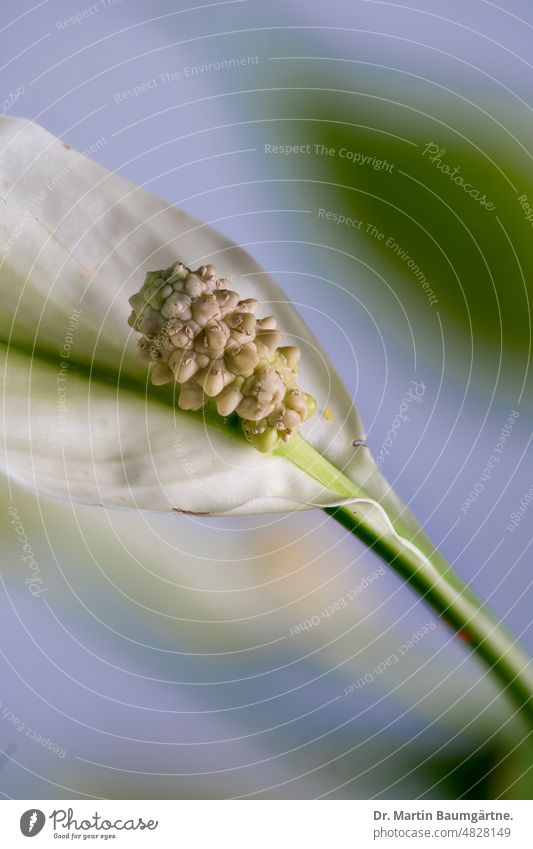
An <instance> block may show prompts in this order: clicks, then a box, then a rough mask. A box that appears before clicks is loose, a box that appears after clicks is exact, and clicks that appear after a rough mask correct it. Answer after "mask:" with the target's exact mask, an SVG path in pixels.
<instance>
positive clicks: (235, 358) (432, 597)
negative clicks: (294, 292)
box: [128, 262, 533, 719]
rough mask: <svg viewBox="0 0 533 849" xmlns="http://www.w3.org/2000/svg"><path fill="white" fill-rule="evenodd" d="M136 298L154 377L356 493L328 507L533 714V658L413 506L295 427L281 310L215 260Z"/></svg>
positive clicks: (187, 405)
mask: <svg viewBox="0 0 533 849" xmlns="http://www.w3.org/2000/svg"><path fill="white" fill-rule="evenodd" d="M130 305H131V306H132V309H133V311H132V313H131V315H130V317H129V320H128V323H129V325H130V327H132V328H133V329H134V330H137V331H139V332H140V333H141V334H142V336H141V338H140V339H139V342H138V346H139V353H138V358H139V359H140V360H141V362H146V363H150V364H151V366H152V373H151V380H152V383H153V384H155V385H161V384H165V383H169V382H171V381H173V380H175V381H177V383H178V384H179V395H178V405H179V407H180V408H181V409H182V410H199V409H202V408H204V407H206V406H209V405H211V406H212V405H214V407H215V409H216V412H217V413H218V415H219V416H221V417H223V418H224V419H225V418H226V417H228V416H231V414H232V413H236V415H237V416H238V417H239V419H240V423H241V428H242V431H243V433H244V435H245V436H246V438H247V439H248V441H249V442H250V443H252V445H254V446H255V447H256V448H257V449H258V450H259V451H261V452H262V453H265V454H266V453H273V454H278V455H280V456H283V457H285V458H286V459H287V460H289V461H291V462H292V463H293V464H294V465H295V466H297V467H298V468H300V469H301V470H302V471H304V472H305V473H306V474H308V475H310V476H311V477H314V478H315V479H316V480H317V481H318V482H320V483H321V484H322V485H324V486H326V487H327V488H328V489H330V490H331V491H333V492H337V494H338V495H339V497H343V498H348V499H351V503H348V504H345V505H344V506H339V507H326V508H325V509H326V511H327V512H328V513H329V514H330V515H332V516H333V517H334V518H335V519H336V520H337V521H339V522H340V523H341V524H342V525H344V527H345V528H347V529H348V530H349V531H350V532H351V533H353V534H355V535H356V536H358V537H360V538H361V539H362V540H364V541H365V543H367V544H368V545H369V546H370V547H371V548H372V549H373V550H374V551H375V552H376V553H377V554H379V555H380V556H381V557H382V558H383V559H384V560H386V561H387V562H388V563H389V564H390V565H391V566H392V567H393V568H394V569H395V571H397V572H398V573H399V574H400V575H401V576H402V578H404V579H406V580H407V581H408V582H409V583H410V584H411V585H412V586H413V587H414V588H416V589H417V591H418V592H419V593H420V595H422V597H423V598H424V599H425V600H426V601H427V602H428V603H429V604H430V605H431V606H432V607H433V608H434V610H435V611H436V612H437V613H438V614H439V615H441V616H442V617H443V618H444V620H445V621H446V622H448V623H449V624H451V625H452V626H453V627H455V628H456V629H457V631H458V632H459V633H460V634H461V636H462V637H463V638H464V639H465V640H466V641H467V642H468V643H469V644H470V645H471V646H472V648H473V649H474V650H475V651H476V652H477V654H478V656H480V657H482V658H483V659H484V660H485V661H486V662H487V663H488V664H489V666H490V668H491V669H492V670H493V671H494V673H495V674H496V675H497V676H498V677H499V678H500V680H501V682H502V683H503V684H504V686H505V688H506V689H508V690H509V693H510V694H511V695H512V696H513V697H514V699H515V702H516V703H518V705H519V708H520V710H521V711H523V712H524V714H525V715H527V716H528V717H529V718H530V719H533V671H532V668H531V663H530V661H529V659H528V658H527V657H526V656H525V655H524V654H523V652H522V651H521V649H520V648H519V647H518V646H517V645H516V644H515V643H514V642H513V640H512V637H511V635H510V634H508V633H507V632H506V631H505V630H504V629H503V628H502V626H501V625H500V624H499V623H498V621H497V620H496V618H495V617H494V616H492V614H491V613H490V611H487V610H486V608H485V606H484V605H483V604H482V603H481V602H479V601H478V599H477V598H476V597H475V595H473V593H472V592H471V591H470V590H469V589H467V588H466V587H465V586H464V585H463V584H462V583H461V581H460V580H459V579H458V577H457V575H455V573H454V572H453V570H452V569H451V567H450V566H449V565H448V564H447V563H446V561H445V560H444V559H443V558H442V557H441V555H440V554H439V553H438V552H437V551H435V549H434V548H433V546H432V544H431V542H430V541H429V540H428V539H427V537H425V535H424V534H423V533H422V531H421V530H420V529H418V528H417V529H416V530H415V531H414V533H413V532H412V528H411V529H410V528H409V525H410V524H411V519H410V517H409V515H408V511H406V509H405V508H404V507H403V506H402V507H400V509H399V510H398V508H397V505H396V504H394V496H392V498H391V493H390V491H389V493H387V494H386V495H385V496H384V499H383V501H384V503H385V504H386V507H384V506H383V504H382V503H380V501H379V500H376V499H375V498H372V497H369V496H368V494H367V493H365V491H364V489H360V488H358V487H357V485H355V484H354V483H353V481H352V480H350V478H349V476H346V475H345V474H343V473H342V472H341V471H340V470H339V469H338V468H336V467H335V466H333V465H332V464H331V463H329V462H328V461H327V460H326V459H325V458H324V457H323V456H321V455H320V454H319V453H318V452H317V451H316V450H315V449H314V448H312V447H311V446H310V445H309V444H308V443H307V442H306V441H305V440H304V439H302V438H301V437H299V436H297V435H296V434H297V431H298V430H299V428H300V426H301V424H302V423H303V422H304V421H306V420H307V419H308V418H309V417H310V416H312V415H313V413H314V412H315V409H316V403H315V400H314V398H313V397H312V396H311V395H309V394H307V393H305V392H302V391H301V390H300V389H299V387H298V385H297V382H296V381H297V370H298V363H299V361H300V350H299V349H298V348H297V347H279V343H280V342H281V333H280V332H279V331H278V330H277V320H276V317H275V316H267V317H266V318H262V319H256V317H255V314H256V311H257V309H258V301H257V300H256V299H254V298H246V299H243V300H241V299H239V295H238V294H237V293H236V292H234V291H232V290H231V289H230V288H229V281H228V280H227V279H226V278H224V277H222V278H217V275H216V271H215V268H214V266H213V265H202V266H200V268H198V269H197V270H196V271H191V270H190V269H189V268H187V267H186V266H185V265H184V264H183V263H182V262H176V263H175V264H174V265H172V266H171V267H170V268H167V269H165V270H160V271H153V272H149V273H148V274H147V275H146V278H145V281H144V283H143V286H142V288H141V290H140V291H139V292H137V293H136V294H135V295H133V296H132V297H131V298H130ZM291 437H293V438H292V439H291ZM357 442H358V443H361V442H362V444H363V445H364V444H365V443H364V441H362V440H357ZM386 508H387V509H386Z"/></svg>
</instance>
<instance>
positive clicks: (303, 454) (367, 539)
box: [277, 437, 533, 725]
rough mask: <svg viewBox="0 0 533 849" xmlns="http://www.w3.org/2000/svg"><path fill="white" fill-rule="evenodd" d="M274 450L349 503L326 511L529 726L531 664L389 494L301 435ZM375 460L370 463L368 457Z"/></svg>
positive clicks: (532, 701)
mask: <svg viewBox="0 0 533 849" xmlns="http://www.w3.org/2000/svg"><path fill="white" fill-rule="evenodd" d="M277 453H278V454H281V455H282V456H284V457H286V458H287V459H288V460H290V461H291V462H292V463H294V464H295V465H296V466H298V467H299V468H300V469H302V470H303V471H305V472H306V473H307V474H309V475H311V477H313V478H314V479H315V480H317V481H318V482H320V483H321V484H322V485H323V486H326V487H327V488H328V489H330V490H333V492H336V493H338V495H339V496H341V497H343V498H350V499H352V501H351V502H350V503H348V504H343V505H342V506H339V507H326V508H324V509H325V510H326V512H327V513H328V514H329V515H331V516H332V517H333V518H334V519H336V520H337V521H338V522H340V523H341V524H342V525H343V526H344V527H345V528H346V529H347V530H348V531H349V532H350V533H352V534H354V535H355V536H357V537H359V539H361V540H362V541H363V542H364V543H365V544H366V545H368V546H369V547H370V548H371V549H372V551H374V552H375V553H376V554H378V555H379V556H380V557H382V558H383V560H385V561H386V562H387V563H388V564H389V565H390V566H391V567H392V568H393V569H394V570H395V571H396V572H397V573H398V574H399V575H400V576H401V577H402V578H403V579H404V580H405V581H407V583H408V584H409V586H410V587H412V589H413V590H415V592H417V593H418V594H419V595H420V596H421V597H422V598H423V599H424V600H425V601H426V602H427V603H428V604H429V605H430V606H431V607H432V608H433V610H435V611H436V612H437V613H438V615H439V616H442V618H443V619H444V620H445V621H446V622H447V623H448V624H449V625H451V626H452V627H453V628H454V629H455V630H456V632H457V633H458V634H460V635H461V637H462V638H463V639H464V640H466V642H467V643H468V644H469V646H470V647H471V649H472V650H473V651H474V652H475V653H476V655H477V656H478V657H480V658H483V660H484V661H485V662H486V663H487V664H488V666H489V668H490V669H491V671H492V672H493V673H494V675H496V676H497V677H498V678H499V680H500V683H501V684H502V685H503V689H504V691H505V692H506V693H508V694H509V696H511V697H513V698H514V702H515V705H516V706H517V708H518V709H519V712H520V713H521V714H522V715H523V716H524V717H527V720H528V721H529V723H530V724H532V725H533V665H532V662H531V660H530V659H529V658H528V657H527V655H526V654H525V653H524V652H523V651H522V649H521V648H520V646H519V645H518V644H517V642H516V640H514V639H513V637H512V635H511V634H510V633H509V632H508V631H507V629H506V628H505V627H504V626H503V625H502V623H501V622H500V621H499V620H498V619H497V618H496V617H495V616H494V614H493V613H492V612H491V611H490V610H489V609H488V608H487V607H486V605H485V604H483V602H481V601H480V600H479V599H478V598H477V597H476V596H475V595H474V593H473V592H472V591H471V590H470V589H469V588H468V587H466V586H465V585H464V584H463V582H462V581H461V579H460V578H459V576H458V575H457V574H456V573H455V572H454V570H453V569H452V567H451V566H450V565H449V564H448V563H447V561H446V560H445V559H444V558H443V557H442V555H441V554H440V553H439V552H438V551H437V550H436V549H435V548H434V546H433V545H432V544H431V542H430V540H429V539H428V538H427V537H426V535H425V534H424V532H423V531H422V529H421V528H420V527H419V526H418V525H416V523H415V522H414V521H413V520H412V518H411V517H410V514H409V512H408V510H407V508H405V507H403V505H401V506H400V507H399V506H398V505H399V502H398V500H397V499H396V498H395V496H393V494H391V493H390V491H389V493H388V495H386V496H385V497H383V498H376V497H372V496H370V495H368V494H367V493H366V492H365V491H364V488H363V487H359V486H357V484H356V483H354V481H352V480H351V479H350V478H349V477H347V476H346V475H345V474H343V473H342V472H340V471H339V470H338V469H337V468H336V467H335V466H333V464H331V463H330V462H329V461H328V460H326V459H325V458H324V457H322V455H321V454H319V453H318V452H317V451H315V449H314V448H312V447H311V446H310V445H309V444H308V443H307V442H305V441H304V440H303V439H302V438H301V437H293V438H292V439H291V440H290V441H289V442H288V443H287V444H286V445H285V446H283V447H282V448H281V449H278V451H277ZM370 462H373V461H369V463H370Z"/></svg>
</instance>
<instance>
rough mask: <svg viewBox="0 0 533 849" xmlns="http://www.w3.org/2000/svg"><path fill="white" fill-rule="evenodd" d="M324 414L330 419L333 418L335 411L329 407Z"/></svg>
mask: <svg viewBox="0 0 533 849" xmlns="http://www.w3.org/2000/svg"><path fill="white" fill-rule="evenodd" d="M324 415H325V417H326V418H327V419H328V421H329V420H330V419H332V418H333V413H332V412H331V410H330V409H329V408H328V409H327V410H326V412H325V413H324Z"/></svg>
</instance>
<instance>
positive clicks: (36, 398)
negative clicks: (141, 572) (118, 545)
mask: <svg viewBox="0 0 533 849" xmlns="http://www.w3.org/2000/svg"><path fill="white" fill-rule="evenodd" d="M0 174H1V180H2V188H1V191H2V218H1V225H0V226H1V231H2V232H1V238H0V254H1V260H0V261H1V269H0V287H1V297H2V301H1V304H2V313H1V318H0V333H1V350H2V359H3V362H4V369H3V381H4V385H3V394H4V398H5V402H4V408H3V434H4V440H5V446H4V449H5V450H4V453H3V458H2V465H3V467H4V469H5V471H6V472H7V474H8V475H10V476H11V477H13V478H14V479H16V480H18V481H19V482H21V483H22V484H24V485H26V486H30V487H32V488H34V489H35V490H37V491H38V492H40V493H43V494H47V495H52V496H57V497H60V498H65V499H69V500H72V501H79V502H84V503H91V504H103V505H106V506H113V507H133V508H139V509H148V510H158V511H169V510H180V511H184V512H197V513H211V514H228V513H231V514H234V515H236V514H245V513H263V512H272V511H291V510H301V509H305V508H310V507H325V506H331V505H334V504H339V503H341V502H343V501H347V500H353V497H354V495H353V493H352V492H351V493H350V495H349V496H348V495H347V493H346V491H344V490H342V488H341V491H340V492H339V489H338V487H336V488H335V489H331V488H330V486H329V485H325V484H324V482H321V481H320V480H318V479H317V478H319V477H320V475H318V474H315V471H318V470H317V469H313V468H311V469H310V470H309V471H310V473H307V472H304V471H303V470H302V469H301V468H298V467H297V465H295V464H294V463H292V462H288V461H287V459H286V458H284V457H281V456H278V455H275V454H266V455H261V454H260V453H258V452H257V451H256V450H255V449H254V448H253V447H251V446H249V445H248V444H247V443H246V441H245V440H244V439H243V438H242V437H241V434H240V433H239V432H238V430H237V429H235V427H233V428H231V426H229V427H228V428H227V430H226V431H225V430H224V422H223V420H222V419H221V420H220V421H213V420H212V418H211V419H209V418H208V417H206V416H204V415H202V414H201V413H199V414H194V413H190V412H183V411H181V410H180V409H179V407H178V405H177V403H176V398H175V397H173V395H172V392H171V391H170V392H166V393H165V392H164V390H163V389H156V390H155V391H154V389H153V388H152V387H151V386H150V381H149V378H148V369H147V367H146V365H145V364H142V363H140V362H139V361H138V359H137V353H138V351H137V345H136V334H135V333H134V332H133V331H132V330H131V329H130V328H129V327H128V325H127V317H128V314H129V312H130V310H129V307H128V299H129V297H130V296H131V295H132V294H133V293H134V292H136V291H137V290H138V289H139V286H140V284H141V283H142V281H143V280H144V279H145V276H146V274H147V272H149V271H152V270H153V269H157V268H166V267H168V266H171V265H173V264H174V263H175V262H176V259H177V258H178V257H179V258H181V259H182V260H183V261H184V262H185V263H186V264H187V265H188V266H189V267H192V268H196V267H197V266H199V265H201V264H204V263H215V264H216V266H217V268H218V269H219V270H220V272H221V273H223V274H224V275H225V276H227V277H230V279H231V286H232V288H234V289H236V290H237V291H238V293H239V297H240V298H255V299H256V300H257V301H258V302H259V303H260V305H261V309H262V310H263V311H264V314H266V313H272V314H274V315H275V317H276V319H277V325H278V329H279V330H280V331H281V333H282V335H283V339H284V344H286V345H289V346H291V345H298V347H299V348H300V349H301V352H302V357H301V362H300V366H299V383H300V385H301V386H302V387H304V388H305V389H306V390H308V391H309V392H311V393H312V395H313V396H314V397H315V398H316V400H317V413H316V414H315V415H314V416H312V417H311V418H310V420H309V422H308V423H307V425H306V426H304V428H303V429H302V434H303V436H304V437H305V440H306V441H307V443H308V444H309V445H310V446H312V447H313V448H314V449H315V450H316V451H317V452H318V455H320V457H322V458H325V459H326V460H327V461H329V462H330V463H331V464H333V466H334V467H335V468H336V469H340V470H343V471H344V473H345V475H346V476H347V477H348V478H349V479H350V480H351V481H353V482H355V483H356V484H358V485H359V486H361V487H362V488H364V489H365V491H367V492H369V493H370V494H371V495H375V496H382V495H383V494H384V493H385V492H386V490H387V487H386V484H385V483H384V481H383V478H382V477H381V473H380V472H379V469H378V468H377V466H376V464H375V463H374V462H373V460H372V459H371V457H370V453H369V450H368V448H367V447H365V446H359V447H354V445H353V442H354V440H360V441H363V440H364V432H363V427H362V424H361V421H360V418H359V415H358V413H357V410H356V408H355V405H354V402H353V400H352V399H351V398H350V397H349V396H348V394H347V392H346V390H345V388H344V386H343V384H342V382H341V380H340V378H339V376H338V375H337V374H336V372H335V369H334V368H333V366H332V364H331V362H330V361H329V359H328V356H327V354H326V353H325V351H324V350H323V349H322V347H321V345H320V344H319V342H318V341H317V340H316V339H315V338H314V337H313V335H312V334H311V332H310V331H309V329H308V327H307V326H306V325H305V323H304V322H303V321H302V319H301V318H300V316H299V315H298V313H297V312H296V310H295V309H294V307H293V306H292V305H291V303H290V302H288V300H287V298H286V296H285V295H284V293H283V292H282V291H281V289H280V288H279V287H278V286H277V284H276V283H275V282H274V280H272V278H271V277H270V276H269V275H268V274H267V273H265V272H264V271H263V270H262V269H261V268H260V267H259V266H258V265H257V264H256V263H255V262H254V260H253V259H252V258H251V257H250V256H249V255H248V254H247V253H245V252H244V251H243V250H241V249H240V248H239V247H237V246H236V245H235V244H233V243H231V242H230V241H229V240H228V239H226V238H225V237H224V236H223V235H221V234H220V233H218V232H217V231H216V230H215V229H213V228H212V227H210V226H208V225H206V224H203V223H201V222H200V221H197V220H195V219H194V218H192V217H191V216H190V215H188V214H187V213H186V212H184V211H183V210H180V209H176V208H175V207H174V206H172V205H170V204H168V203H166V202H165V201H164V200H161V199H159V198H157V197H155V196H154V195H152V194H150V193H148V192H146V191H145V190H144V189H142V188H140V187H138V186H136V185H134V184H132V183H130V182H128V181H127V180H125V179H123V178H122V177H120V176H119V175H117V174H115V173H112V172H109V171H107V170H106V169H105V168H103V167H101V166H99V165H98V164H96V163H95V162H93V161H91V160H90V159H88V158H86V157H85V156H83V155H82V154H79V153H77V152H76V151H74V150H72V149H71V148H70V147H69V146H68V145H66V144H64V143H63V142H62V141H61V140H59V139H57V138H55V137H53V136H52V135H50V134H49V133H48V132H47V131H46V130H44V129H43V128H41V127H39V126H37V125H36V124H34V123H32V122H29V121H25V120H22V119H15V118H2V119H1V120H0ZM326 410H328V414H327V416H326V415H325V411H326ZM213 424H214V427H213V426H211V425H213ZM300 442H301V440H300ZM318 459H320V458H318ZM315 463H316V458H315ZM345 483H346V482H345Z"/></svg>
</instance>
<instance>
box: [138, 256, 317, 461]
mask: <svg viewBox="0 0 533 849" xmlns="http://www.w3.org/2000/svg"><path fill="white" fill-rule="evenodd" d="M229 285H230V284H229V281H228V280H227V279H225V278H223V277H222V278H217V276H216V273H215V268H214V267H213V266H212V265H202V266H201V267H200V268H198V269H197V270H196V271H191V270H190V269H188V268H186V267H185V266H184V265H183V264H182V263H181V262H177V263H176V264H175V265H173V266H171V267H170V268H167V269H165V270H163V271H152V272H149V273H148V274H147V276H146V279H145V281H144V284H143V286H142V288H141V290H140V292H137V293H136V294H135V295H133V296H132V297H131V298H130V304H131V306H132V309H133V312H132V314H131V316H130V318H129V324H130V327H132V328H133V329H134V330H137V331H139V332H140V333H141V334H142V337H141V339H140V340H139V359H140V360H141V361H143V362H147V363H151V364H152V366H153V368H152V374H151V379H152V383H154V384H156V385H159V384H163V383H168V382H170V381H173V380H175V381H177V382H178V383H179V385H180V390H179V398H178V404H179V406H180V407H181V409H182V410H200V409H201V408H202V407H204V405H205V404H206V403H208V402H209V401H210V400H211V401H212V402H213V403H214V405H215V406H216V409H217V411H218V413H219V415H221V416H229V415H231V414H232V413H236V414H237V415H238V416H239V417H240V418H241V419H242V428H243V431H244V434H245V435H246V437H247V439H248V440H249V441H250V442H252V443H253V444H254V445H255V446H256V448H258V449H259V450H260V451H264V452H268V451H272V450H273V449H274V448H275V447H276V446H277V445H278V443H279V442H280V441H281V440H283V441H286V440H287V439H289V437H290V436H291V434H292V433H294V431H295V430H296V429H297V428H298V427H299V426H300V425H301V423H302V422H303V421H305V420H306V419H307V418H309V416H311V415H312V414H313V412H314V410H315V407H316V404H315V400H314V398H313V397H312V396H311V395H308V394H307V393H305V392H302V391H301V390H300V389H299V388H298V385H297V382H296V380H297V370H298V362H299V359H300V350H299V348H296V347H293V346H291V347H279V344H280V342H281V334H280V332H279V330H277V328H276V318H275V316H267V317H266V318H262V319H261V318H256V316H255V313H256V310H257V307H258V302H257V301H256V300H255V299H254V298H246V299H244V300H239V296H238V294H237V293H236V292H233V291H232V290H231V289H230V288H229Z"/></svg>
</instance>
